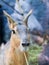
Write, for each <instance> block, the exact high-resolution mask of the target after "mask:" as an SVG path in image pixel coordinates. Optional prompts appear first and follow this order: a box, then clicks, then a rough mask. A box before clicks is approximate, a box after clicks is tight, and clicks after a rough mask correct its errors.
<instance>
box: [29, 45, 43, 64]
mask: <svg viewBox="0 0 49 65" xmlns="http://www.w3.org/2000/svg"><path fill="white" fill-rule="evenodd" d="M41 50H42V46H39V45H37V44H33V45H31V46H30V48H29V63H30V65H38V56H39V53H40V52H41Z"/></svg>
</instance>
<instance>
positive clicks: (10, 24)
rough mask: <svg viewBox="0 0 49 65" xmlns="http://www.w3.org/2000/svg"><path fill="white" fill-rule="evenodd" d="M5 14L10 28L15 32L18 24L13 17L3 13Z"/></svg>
mask: <svg viewBox="0 0 49 65" xmlns="http://www.w3.org/2000/svg"><path fill="white" fill-rule="evenodd" d="M3 13H4V14H5V15H6V16H7V19H8V23H9V28H10V29H11V30H13V29H14V27H15V26H16V22H15V21H14V20H13V19H12V17H11V16H10V15H9V14H8V13H7V12H6V11H3Z"/></svg>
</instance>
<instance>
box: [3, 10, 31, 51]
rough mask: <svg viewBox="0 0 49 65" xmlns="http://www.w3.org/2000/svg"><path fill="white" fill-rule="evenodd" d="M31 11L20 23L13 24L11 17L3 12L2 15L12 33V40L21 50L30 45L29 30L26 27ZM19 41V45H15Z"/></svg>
mask: <svg viewBox="0 0 49 65" xmlns="http://www.w3.org/2000/svg"><path fill="white" fill-rule="evenodd" d="M31 13H32V10H30V12H29V13H28V14H27V15H26V16H25V17H24V19H23V20H22V23H21V22H20V23H17V22H15V21H14V20H13V19H12V17H11V16H10V15H9V14H8V13H7V12H5V11H4V14H5V15H6V16H7V19H8V24H9V28H10V30H11V31H12V33H11V36H12V35H14V37H15V38H13V39H14V40H13V41H15V43H16V44H17V45H18V47H21V49H22V50H23V49H26V48H27V47H28V46H29V44H30V41H29V40H30V34H29V29H28V25H27V20H28V17H29V16H30V15H31ZM18 39H19V44H18V43H17V41H18Z"/></svg>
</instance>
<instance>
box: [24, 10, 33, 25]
mask: <svg viewBox="0 0 49 65" xmlns="http://www.w3.org/2000/svg"><path fill="white" fill-rule="evenodd" d="M31 14H32V10H30V11H29V13H28V14H27V15H26V16H25V17H24V19H23V22H24V23H25V25H26V26H27V22H28V18H29V16H30V15H31Z"/></svg>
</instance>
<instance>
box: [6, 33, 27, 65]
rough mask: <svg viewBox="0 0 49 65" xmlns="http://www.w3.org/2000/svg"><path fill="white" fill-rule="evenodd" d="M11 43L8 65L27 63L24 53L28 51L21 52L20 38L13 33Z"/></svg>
mask: <svg viewBox="0 0 49 65" xmlns="http://www.w3.org/2000/svg"><path fill="white" fill-rule="evenodd" d="M10 43H11V44H10V49H9V50H7V52H6V58H7V59H6V65H26V60H25V57H24V53H25V54H26V55H27V52H21V51H20V49H19V48H18V47H19V45H20V38H19V37H18V36H17V37H16V36H15V35H14V34H12V35H11V39H10Z"/></svg>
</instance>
